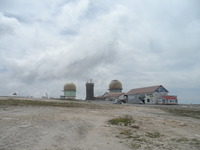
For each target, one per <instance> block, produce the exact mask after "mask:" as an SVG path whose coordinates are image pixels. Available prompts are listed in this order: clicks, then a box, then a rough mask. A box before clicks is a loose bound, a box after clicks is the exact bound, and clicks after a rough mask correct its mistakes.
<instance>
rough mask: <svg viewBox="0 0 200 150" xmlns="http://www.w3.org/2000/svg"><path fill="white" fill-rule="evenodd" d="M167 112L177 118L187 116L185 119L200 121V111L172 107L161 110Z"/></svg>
mask: <svg viewBox="0 0 200 150" xmlns="http://www.w3.org/2000/svg"><path fill="white" fill-rule="evenodd" d="M160 109H161V110H164V111H166V112H169V113H172V114H174V115H177V116H185V117H192V118H196V119H200V110H199V109H194V108H193V109H191V108H190V109H189V108H173V107H172V108H170V107H165V108H164V107H163V108H160Z"/></svg>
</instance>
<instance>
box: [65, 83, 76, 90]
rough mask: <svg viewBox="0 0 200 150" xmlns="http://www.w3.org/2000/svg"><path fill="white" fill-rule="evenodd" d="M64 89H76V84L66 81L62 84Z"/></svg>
mask: <svg viewBox="0 0 200 150" xmlns="http://www.w3.org/2000/svg"><path fill="white" fill-rule="evenodd" d="M64 91H76V85H75V84H74V83H72V82H71V83H66V84H65V85H64Z"/></svg>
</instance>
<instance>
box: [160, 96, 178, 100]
mask: <svg viewBox="0 0 200 150" xmlns="http://www.w3.org/2000/svg"><path fill="white" fill-rule="evenodd" d="M163 97H164V98H165V99H175V100H176V99H177V97H176V96H163Z"/></svg>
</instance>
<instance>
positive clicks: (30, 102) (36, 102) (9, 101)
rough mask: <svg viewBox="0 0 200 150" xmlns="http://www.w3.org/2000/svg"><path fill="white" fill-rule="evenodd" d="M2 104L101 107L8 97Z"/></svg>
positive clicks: (89, 104) (84, 103) (90, 104)
mask: <svg viewBox="0 0 200 150" xmlns="http://www.w3.org/2000/svg"><path fill="white" fill-rule="evenodd" d="M0 106H52V107H76V108H90V109H101V108H103V107H102V106H100V105H96V104H92V103H87V102H79V101H65V102H60V101H58V102H56V101H40V100H19V99H7V100H0Z"/></svg>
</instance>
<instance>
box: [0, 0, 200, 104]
mask: <svg viewBox="0 0 200 150" xmlns="http://www.w3.org/2000/svg"><path fill="white" fill-rule="evenodd" d="M91 78H92V79H93V82H94V83H95V95H102V94H104V93H105V92H106V91H107V89H108V86H109V83H110V81H111V80H113V79H117V80H120V81H121V82H122V85H123V92H128V91H129V90H131V89H133V88H139V87H146V86H154V85H163V86H164V87H165V88H166V89H167V90H168V91H169V92H170V93H169V94H171V95H177V96H178V99H179V103H200V98H199V93H200V1H199V0H109V1H106V0H0V83H1V84H0V95H2V96H3V95H12V94H13V92H17V93H18V94H19V95H21V96H35V97H41V96H44V95H45V93H48V95H49V96H52V97H59V96H60V95H62V94H63V93H62V90H63V86H64V84H65V83H67V82H74V83H75V84H76V86H77V98H82V99H85V83H86V82H87V81H89V80H90V79H91Z"/></svg>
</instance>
